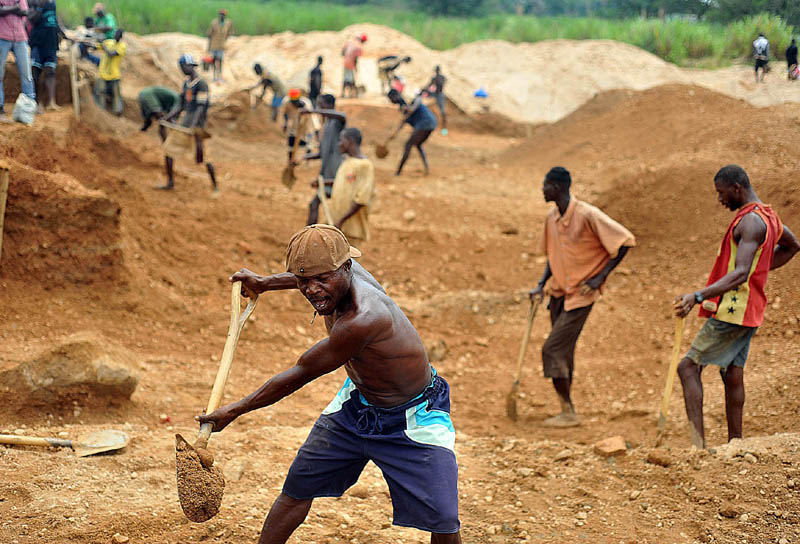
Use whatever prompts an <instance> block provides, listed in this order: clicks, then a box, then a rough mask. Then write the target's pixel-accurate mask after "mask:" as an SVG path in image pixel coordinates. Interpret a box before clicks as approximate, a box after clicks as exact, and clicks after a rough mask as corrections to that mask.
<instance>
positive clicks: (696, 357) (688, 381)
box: [674, 164, 800, 449]
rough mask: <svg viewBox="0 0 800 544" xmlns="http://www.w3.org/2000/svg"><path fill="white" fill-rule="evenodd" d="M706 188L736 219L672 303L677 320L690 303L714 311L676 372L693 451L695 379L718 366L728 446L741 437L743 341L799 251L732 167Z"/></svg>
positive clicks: (697, 431)
mask: <svg viewBox="0 0 800 544" xmlns="http://www.w3.org/2000/svg"><path fill="white" fill-rule="evenodd" d="M714 188H715V189H716V190H717V195H718V200H719V202H720V204H722V205H723V206H725V207H726V208H728V209H729V210H731V211H736V212H737V213H736V216H735V217H734V218H733V221H732V222H731V224H730V226H729V227H728V231H727V233H726V234H725V237H724V238H723V240H722V246H721V247H720V250H719V253H718V255H717V260H716V262H715V263H714V267H713V268H712V270H711V274H710V275H709V279H708V283H707V284H706V286H705V287H704V288H703V289H700V290H699V291H695V292H694V293H687V294H684V295H681V296H679V297H678V298H676V299H675V301H674V308H675V315H677V316H678V317H685V316H686V315H688V314H689V312H690V311H691V309H692V307H693V306H694V305H695V304H702V302H703V301H705V300H710V301H713V302H714V303H715V304H716V310H714V311H713V312H712V311H711V310H709V309H706V308H701V310H700V317H708V318H709V319H708V320H707V321H706V322H705V323H704V324H703V327H702V328H701V329H700V331H699V332H698V333H697V336H696V337H695V339H694V342H693V343H692V347H691V348H690V349H689V352H688V353H687V354H686V356H685V357H684V358H683V360H682V361H681V363H680V364H679V365H678V376H679V377H680V380H681V385H682V386H683V398H684V402H685V404H686V415H687V416H688V418H689V423H690V425H689V427H690V432H691V439H692V444H693V445H694V446H696V447H698V448H701V449H702V448H705V445H706V441H705V431H704V429H703V383H702V381H701V380H700V373H701V372H702V371H703V367H705V366H706V365H710V364H711V365H716V366H719V367H720V374H721V375H722V381H723V383H724V384H725V414H726V416H727V420H728V441H730V440H732V439H734V438H741V437H742V409H743V407H744V364H745V361H746V360H747V354H748V351H749V349H750V340H751V339H752V338H753V336H754V335H755V332H756V329H757V328H758V326H759V325H761V322H762V321H763V320H764V310H765V309H766V306H767V297H766V294H765V292H764V287H765V285H766V283H767V274H768V272H769V271H770V270H774V269H775V268H778V267H781V266H783V265H785V264H786V263H788V262H789V261H790V260H791V259H792V257H794V256H795V254H796V253H797V252H798V251H800V242H798V240H797V238H795V236H794V234H792V232H791V231H790V230H789V229H788V228H787V227H785V226H784V225H783V224H781V221H780V219H779V218H778V215H777V214H776V213H775V212H774V211H773V210H772V208H770V207H769V206H768V205H766V204H764V203H763V202H761V200H760V199H759V198H758V196H757V195H756V192H755V191H754V190H753V187H752V185H750V179H749V178H748V177H747V173H746V172H745V171H744V170H743V169H742V168H741V167H740V166H737V165H735V164H729V165H727V166H725V167H723V168H722V169H721V170H720V171H719V172H717V174H716V176H714ZM709 307H710V308H713V307H714V306H713V305H709Z"/></svg>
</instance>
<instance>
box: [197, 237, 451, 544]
mask: <svg viewBox="0 0 800 544" xmlns="http://www.w3.org/2000/svg"><path fill="white" fill-rule="evenodd" d="M359 256H360V252H359V251H358V250H357V249H355V248H352V247H350V244H349V242H348V241H347V238H346V237H345V235H344V234H343V233H342V232H341V231H339V230H338V229H336V228H335V227H331V226H328V225H310V226H307V227H305V228H304V229H303V230H301V231H300V232H298V233H296V234H295V235H294V236H293V237H292V239H291V240H290V242H289V247H288V249H287V254H286V269H287V272H285V273H283V274H275V275H273V276H259V275H256V274H254V273H253V272H251V271H249V270H247V269H242V270H241V271H240V272H237V273H236V274H234V275H233V276H232V277H231V281H241V282H242V284H243V289H242V290H243V293H246V292H247V290H251V291H252V292H255V293H263V292H265V291H274V290H283V289H298V290H299V291H300V292H301V293H302V294H303V296H305V297H306V299H308V301H309V302H310V303H311V305H312V307H313V308H314V313H315V315H316V313H319V314H321V315H322V316H324V318H325V327H326V329H327V330H328V337H327V338H325V339H324V340H321V341H320V342H317V343H316V344H315V345H314V346H312V347H311V348H310V349H309V350H308V351H306V352H305V353H304V354H303V355H301V356H300V359H299V360H298V361H297V363H296V364H295V365H294V366H293V367H291V368H289V369H288V370H285V371H283V372H281V373H280V374H277V375H275V376H273V377H272V378H271V379H270V380H269V381H267V382H266V383H265V384H264V385H262V386H261V387H260V388H259V389H258V390H256V391H255V392H254V393H252V394H250V395H248V396H247V397H245V398H243V399H242V400H239V401H237V402H234V403H232V404H229V405H227V406H223V407H221V408H219V409H218V410H216V411H215V412H213V413H211V414H207V415H201V416H198V418H197V419H198V420H199V421H200V422H202V423H206V422H212V423H213V424H214V431H221V430H222V429H224V428H225V427H226V426H227V425H228V424H230V423H231V422H232V421H233V420H235V419H236V418H237V417H239V416H240V415H243V414H246V413H247V412H251V411H253V410H257V409H259V408H263V407H265V406H269V405H271V404H274V403H276V402H278V401H279V400H281V399H282V398H284V397H286V396H288V395H290V394H291V393H293V392H295V391H297V390H298V389H300V388H301V387H303V386H304V385H306V384H307V383H309V382H311V381H313V380H314V379H316V378H318V377H320V376H322V375H325V374H327V373H329V372H332V371H334V370H336V369H337V368H340V367H342V366H344V368H345V371H346V372H347V375H348V377H347V379H346V380H345V382H344V385H343V387H342V388H341V389H340V390H339V392H338V393H337V394H336V396H335V397H334V398H333V400H332V401H331V402H330V404H328V407H327V408H325V410H323V412H322V415H320V417H319V419H318V420H317V422H316V423H315V424H314V427H313V428H312V430H311V433H310V434H309V436H308V439H307V440H306V442H305V444H303V446H302V447H301V448H300V451H299V452H298V454H297V457H296V458H295V460H294V462H293V463H292V466H291V468H290V469H289V474H288V475H287V477H286V481H285V483H284V486H283V491H282V493H281V494H280V495H279V496H278V498H277V500H276V501H275V503H274V504H273V505H272V509H271V510H270V512H269V515H268V516H267V519H266V521H265V522H264V528H263V529H262V530H261V538H260V539H259V541H258V542H259V544H280V543H283V542H286V541H287V539H288V538H289V537H290V536H291V534H292V533H293V532H294V530H295V529H296V528H297V527H298V526H299V525H300V524H301V523H302V522H303V520H305V518H306V516H307V515H308V512H309V510H310V508H311V503H312V501H313V500H314V499H315V498H316V497H340V496H341V495H342V494H343V493H344V492H345V491H346V490H347V489H348V488H349V487H350V486H352V485H353V484H355V483H356V481H357V480H358V477H359V475H360V474H361V471H362V470H363V469H364V466H365V465H366V464H367V462H368V461H373V462H374V463H375V464H376V465H377V466H378V467H379V468H380V469H381V470H382V471H383V475H384V478H385V479H386V482H387V484H388V485H389V490H390V494H391V497H392V506H393V509H394V524H395V525H400V526H404V527H415V528H417V529H420V530H423V531H429V532H431V533H432V534H431V542H432V543H438V544H458V543H460V542H461V536H460V532H459V531H460V522H459V520H458V487H457V480H458V465H457V464H456V457H455V453H454V451H453V445H454V443H455V430H454V428H453V424H452V422H451V420H450V389H449V386H448V385H447V382H446V381H445V380H444V378H442V377H441V376H440V375H438V374H437V372H436V371H435V370H434V369H433V367H431V365H430V363H429V362H428V356H427V354H426V353H425V348H424V346H423V345H422V341H421V340H420V337H419V335H418V334H417V331H416V329H415V328H414V326H413V325H412V324H411V322H410V321H409V320H408V318H407V317H406V316H405V315H404V314H403V312H402V310H401V309H400V308H399V307H398V306H397V304H395V303H394V301H392V299H390V298H389V296H388V295H387V294H386V291H384V289H383V288H382V287H381V285H380V284H379V283H378V282H377V280H375V278H374V277H373V276H372V275H371V274H370V273H369V272H367V271H366V270H365V269H364V268H363V267H362V266H361V265H359V264H358V263H357V262H355V261H354V260H352V259H351V257H359ZM245 296H247V295H245Z"/></svg>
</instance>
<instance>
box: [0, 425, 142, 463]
mask: <svg viewBox="0 0 800 544" xmlns="http://www.w3.org/2000/svg"><path fill="white" fill-rule="evenodd" d="M128 442H130V438H128V435H127V434H125V433H123V432H122V431H111V430H109V431H96V432H93V433H90V434H87V435H83V436H80V437H78V440H64V439H61V438H39V437H35V436H17V435H13V434H0V444H11V445H15V446H52V447H54V448H71V449H72V450H74V451H75V455H76V456H78V457H86V456H87V455H96V454H98V453H105V452H108V451H116V450H121V449H123V448H124V447H125V446H127V445H128Z"/></svg>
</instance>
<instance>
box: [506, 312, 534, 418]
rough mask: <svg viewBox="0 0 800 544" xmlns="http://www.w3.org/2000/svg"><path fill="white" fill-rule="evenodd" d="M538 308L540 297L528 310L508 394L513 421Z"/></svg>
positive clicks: (509, 412) (507, 403) (508, 409)
mask: <svg viewBox="0 0 800 544" xmlns="http://www.w3.org/2000/svg"><path fill="white" fill-rule="evenodd" d="M537 309H539V299H538V298H534V299H533V300H532V301H531V307H530V309H529V310H528V325H527V327H526V328H525V336H523V337H522V346H520V349H519V357H518V358H517V373H516V375H515V376H514V383H513V384H512V385H511V391H509V392H508V395H506V414H507V415H508V417H510V418H511V421H516V420H517V394H518V392H519V379H520V377H521V376H522V361H524V360H525V352H526V351H528V341H529V340H530V339H531V328H532V327H533V318H534V317H536V310H537Z"/></svg>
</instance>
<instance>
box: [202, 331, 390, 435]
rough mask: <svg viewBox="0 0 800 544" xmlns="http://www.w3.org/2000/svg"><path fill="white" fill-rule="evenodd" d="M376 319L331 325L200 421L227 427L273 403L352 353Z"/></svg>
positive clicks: (364, 340)
mask: <svg viewBox="0 0 800 544" xmlns="http://www.w3.org/2000/svg"><path fill="white" fill-rule="evenodd" d="M377 326H379V324H377V323H354V322H350V323H348V324H347V325H346V326H344V325H340V326H334V327H333V329H332V330H331V335H330V336H329V337H328V338H325V339H323V340H320V341H319V342H317V343H316V344H314V345H313V346H312V347H311V349H309V350H308V351H306V352H305V353H304V354H303V355H302V356H300V359H299V360H298V361H297V363H296V364H295V365H294V366H293V367H292V368H289V369H287V370H284V371H283V372H281V373H279V374H276V375H275V376H273V377H272V378H270V379H269V380H268V381H267V382H266V383H265V384H264V385H262V386H261V387H259V388H258V389H257V390H256V391H254V392H253V393H251V394H249V395H247V396H246V397H244V398H243V399H241V400H239V401H236V402H233V403H231V404H228V405H226V406H223V407H221V408H219V409H217V410H215V411H214V412H212V413H211V414H203V415H200V416H197V417H196V418H195V419H197V420H198V421H199V422H200V424H201V425H202V424H203V423H209V422H210V423H213V424H214V432H219V431H221V430H222V429H224V428H225V427H227V426H228V425H229V424H230V423H231V422H232V421H233V420H235V419H236V418H237V417H239V416H241V415H243V414H246V413H248V412H252V411H253V410H258V409H259V408H264V407H265V406H270V405H271V404H275V403H276V402H278V401H279V400H281V399H282V398H284V397H287V396H288V395H291V394H292V393H294V392H295V391H297V390H298V389H300V388H301V387H303V386H304V385H306V384H307V383H309V382H311V381H313V380H315V379H317V378H319V377H320V376H322V375H324V374H327V373H329V372H333V371H334V370H336V369H337V368H339V367H340V366H342V365H344V364H345V363H347V361H349V360H350V359H352V358H354V357H356V356H357V355H358V353H359V352H361V350H362V349H363V348H364V346H365V345H366V344H368V343H369V341H370V340H371V338H372V331H373V330H375V329H376V327H377Z"/></svg>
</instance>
